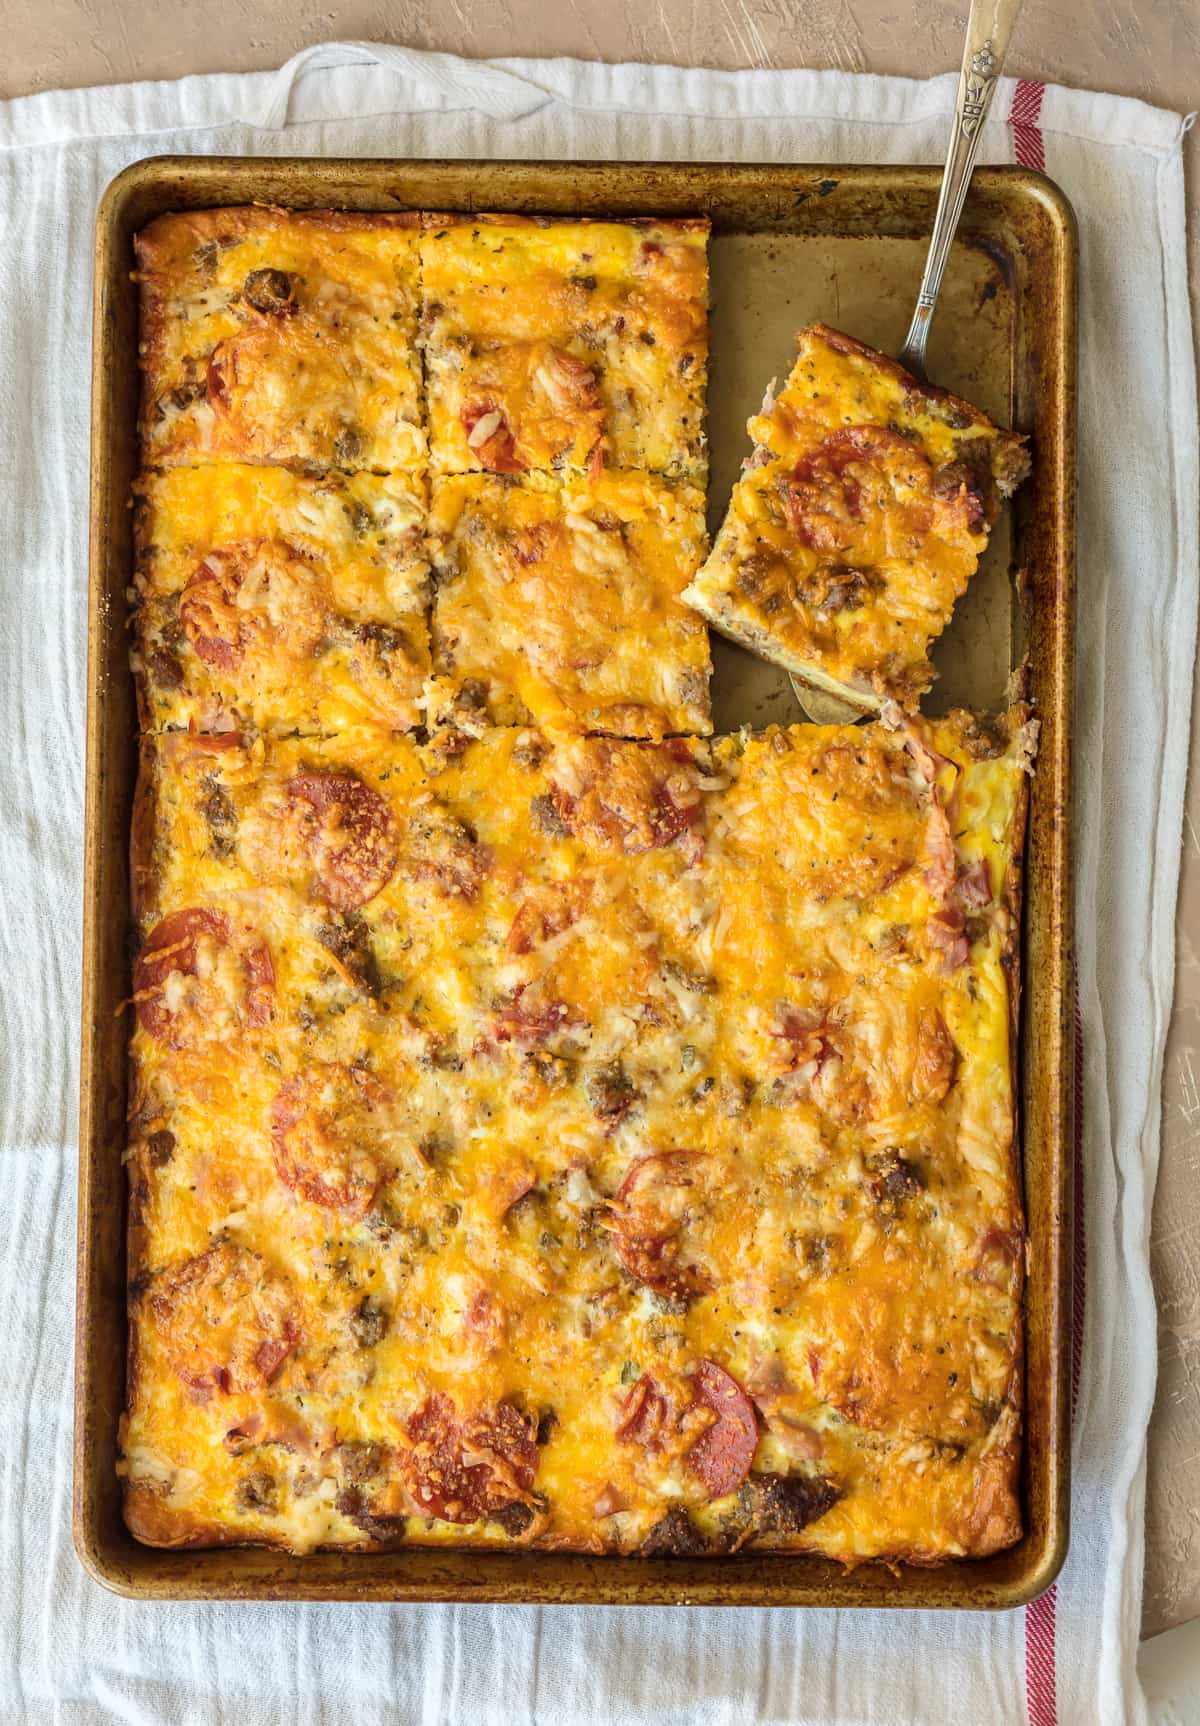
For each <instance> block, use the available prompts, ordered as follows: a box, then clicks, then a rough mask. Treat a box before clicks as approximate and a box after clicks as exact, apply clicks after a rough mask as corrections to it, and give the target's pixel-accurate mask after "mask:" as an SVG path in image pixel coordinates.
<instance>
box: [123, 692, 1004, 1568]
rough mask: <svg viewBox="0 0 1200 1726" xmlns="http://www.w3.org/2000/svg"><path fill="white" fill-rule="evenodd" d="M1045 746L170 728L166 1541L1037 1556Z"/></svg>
mask: <svg viewBox="0 0 1200 1726" xmlns="http://www.w3.org/2000/svg"><path fill="white" fill-rule="evenodd" d="M1029 746H1030V737H1029V729H1028V726H1027V725H1026V723H1025V716H1024V713H1023V712H1022V711H1020V710H1014V711H1013V712H1011V713H1010V714H1008V715H1006V716H1004V717H1002V718H1000V719H998V720H995V721H991V722H983V721H979V720H977V719H975V718H973V717H970V716H967V715H963V714H957V715H953V716H951V717H950V718H948V719H947V720H944V721H939V722H930V723H925V722H913V723H912V724H911V725H910V727H909V728H908V729H907V730H906V731H905V732H903V733H897V732H894V731H889V730H886V729H884V728H882V727H878V726H876V727H874V728H868V729H867V730H865V731H864V730H859V729H856V728H852V727H848V728H842V729H839V728H819V727H812V726H796V727H793V728H791V729H790V730H777V729H772V730H770V731H768V732H767V733H766V734H764V735H762V736H760V737H757V738H751V739H722V740H720V741H719V742H717V743H708V742H706V741H704V740H681V739H675V740H670V741H668V742H666V743H650V742H624V741H618V740H614V739H606V738H588V737H582V736H581V737H577V738H569V737H568V738H558V739H554V740H548V739H546V738H545V737H543V736H542V735H541V734H540V733H538V732H536V731H534V730H532V729H516V728H500V727H497V728H491V729H489V730H488V731H487V732H485V733H484V735H483V736H481V737H480V738H479V739H474V740H472V739H468V738H466V737H465V736H464V735H463V734H460V733H455V734H449V733H443V734H442V735H440V736H439V737H438V738H436V739H434V740H433V741H431V742H430V743H427V744H425V745H414V744H412V743H409V742H407V741H406V740H404V739H393V740H386V739H383V738H382V737H381V735H380V734H379V733H377V732H371V733H369V734H367V735H366V736H364V737H361V738H357V737H353V736H346V737H343V738H340V739H338V740H337V742H336V744H332V743H329V742H319V743H314V742H313V741H312V740H303V739H294V740H289V741H279V742H269V741H267V740H264V739H261V738H260V739H258V740H256V742H255V743H253V744H252V745H251V744H247V743H245V742H242V743H234V742H227V743H225V744H224V745H223V746H222V747H220V748H213V749H211V750H208V749H205V748H203V747H200V748H197V747H196V740H194V739H189V738H188V737H187V736H186V735H184V734H176V735H172V736H166V737H164V738H162V739H161V740H159V741H158V742H157V743H156V744H155V745H154V746H153V747H152V748H150V749H149V750H148V751H147V755H146V758H145V760H144V763H143V780H142V796H141V799H140V804H139V809H140V819H139V823H138V827H137V843H136V846H135V865H136V880H137V886H138V909H139V926H140V930H141V946H140V950H139V954H138V958H137V961H136V964H135V970H134V993H133V1008H132V1011H133V1013H134V1016H135V1025H134V1031H133V1060H134V1068H133V1072H134V1078H133V1095H132V1099H131V1146H132V1151H131V1179H132V1182H133V1193H134V1205H133V1232H132V1236H131V1240H132V1244H133V1258H134V1263H135V1266H136V1269H135V1276H134V1285H133V1295H132V1323H133V1346H132V1355H131V1359H132V1362H133V1367H132V1379H131V1397H130V1407H129V1414H128V1417H127V1420H126V1424H125V1428H124V1457H125V1461H124V1464H123V1467H124V1469H125V1474H126V1481H127V1493H128V1497H127V1514H128V1515H129V1518H130V1521H131V1525H132V1526H133V1527H134V1529H135V1532H137V1533H139V1535H140V1536H141V1537H142V1538H146V1539H150V1540H152V1541H155V1542H159V1543H163V1544H180V1543H186V1542H198V1543H208V1544H211V1543H213V1542H219V1541H229V1540H238V1541H240V1540H253V1541H263V1542H267V1543H271V1544H276V1545H280V1546H283V1547H285V1548H287V1549H289V1550H294V1551H304V1550H309V1549H311V1548H312V1547H314V1546H318V1545H350V1546H353V1547H357V1548H362V1549H371V1548H376V1547H380V1546H390V1545H395V1544H400V1543H409V1544H414V1543H415V1544H425V1543H432V1544H437V1543H445V1542H450V1543H455V1544H463V1543H467V1544H484V1545H488V1544H500V1545H505V1544H512V1543H517V1544H521V1545H532V1546H551V1547H555V1548H557V1549H568V1550H578V1551H585V1552H596V1553H604V1552H612V1553H634V1552H641V1553H651V1554H653V1553H662V1554H672V1553H683V1554H694V1553H700V1552H734V1551H737V1550H740V1549H742V1548H744V1547H746V1546H748V1545H752V1546H758V1547H769V1548H780V1549H786V1550H808V1551H819V1552H824V1553H828V1554H832V1555H834V1556H838V1557H842V1558H862V1557H868V1556H872V1555H879V1554H885V1555H888V1556H891V1557H898V1556H909V1557H913V1558H918V1559H922V1560H928V1559H933V1558H937V1557H944V1556H948V1555H964V1554H980V1553H984V1552H988V1551H993V1550H995V1549H996V1548H997V1547H999V1546H1002V1545H1005V1544H1007V1543H1009V1542H1011V1541H1012V1540H1013V1539H1014V1538H1016V1536H1017V1534H1018V1532H1019V1527H1020V1522H1019V1509H1018V1504H1017V1499H1016V1463H1017V1456H1018V1444H1019V1424H1020V1402H1021V1377H1020V1369H1021V1347H1020V1292H1021V1281H1022V1272H1023V1264H1024V1236H1023V1232H1022V1221H1021V1207H1020V1198H1019V1189H1018V1184H1017V1178H1016V1166H1015V1161H1014V1146H1013V1137H1012V1131H1013V1106H1012V1082H1013V1081H1012V1071H1013V1070H1012V1053H1011V1051H1012V1014H1013V1005H1014V993H1013V989H1014V983H1013V963H1014V953H1015V944H1016V894H1017V864H1016V862H1015V859H1016V857H1017V855H1018V853H1019V846H1020V835H1021V826H1022V820H1023V809H1024V784H1025V771H1026V767H1027V763H1028V752H1029ZM951 812H953V813H951ZM214 841H215V843H214Z"/></svg>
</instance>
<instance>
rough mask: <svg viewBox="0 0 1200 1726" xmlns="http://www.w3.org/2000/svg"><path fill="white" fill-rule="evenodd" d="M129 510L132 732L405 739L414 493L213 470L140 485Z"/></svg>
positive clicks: (413, 640) (162, 476)
mask: <svg viewBox="0 0 1200 1726" xmlns="http://www.w3.org/2000/svg"><path fill="white" fill-rule="evenodd" d="M138 498H139V504H138V511H137V516H136V529H135V537H136V542H137V566H136V573H135V578H134V586H135V591H136V595H137V601H138V610H137V636H136V653H135V670H136V671H137V674H138V687H139V691H140V695H141V706H142V719H143V724H144V725H145V726H146V727H147V728H148V729H151V730H155V729H171V728H176V727H189V726H190V727H191V728H192V729H193V730H196V731H222V730H226V729H238V728H239V727H244V726H251V727H255V728H259V729H262V730H266V731H281V732H285V733H286V732H293V731H304V732H313V731H317V732H322V731H331V730H337V729H339V728H341V727H343V726H346V725H352V724H354V723H356V722H359V721H372V722H374V723H376V724H379V725H382V726H383V727H385V728H386V729H389V730H400V731H407V730H409V729H411V728H412V727H413V726H414V725H416V724H417V722H418V720H419V718H420V711H421V703H422V701H423V698H424V683H425V678H426V676H427V675H428V672H429V642H428V635H429V631H428V625H427V623H426V606H427V602H428V571H429V566H428V563H427V561H426V555H425V517H426V511H425V495H424V488H423V486H422V484H421V482H420V479H419V478H416V479H414V478H410V477H409V476H406V475H403V474H395V475H376V474H370V473H359V474H325V475H322V476H318V477H310V476H307V475H304V474H300V473H295V472H292V471H290V470H289V469H287V468H283V467H266V466H253V465H251V464H248V463H239V462H223V463H218V464H216V465H213V466H211V467H199V468H192V467H176V468H168V469H167V470H166V471H165V472H162V473H158V474H154V473H151V474H147V475H144V476H143V478H142V479H141V480H139V482H138Z"/></svg>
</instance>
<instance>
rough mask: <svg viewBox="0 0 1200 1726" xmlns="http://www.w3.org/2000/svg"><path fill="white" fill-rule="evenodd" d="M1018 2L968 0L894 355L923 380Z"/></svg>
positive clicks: (837, 718) (830, 707) (847, 707)
mask: <svg viewBox="0 0 1200 1726" xmlns="http://www.w3.org/2000/svg"><path fill="white" fill-rule="evenodd" d="M1022 3H1023V0H971V10H970V14H969V15H968V18H967V33H966V39H965V40H964V42H963V57H962V69H961V71H960V72H959V74H958V94H957V96H956V98H955V102H954V120H953V124H952V126H951V130H950V147H949V149H948V150H947V152H946V166H945V168H944V169H943V170H942V187H941V191H940V192H939V194H938V202H937V211H936V213H935V215H934V218H933V232H932V233H931V234H930V236H929V252H928V254H927V256H926V258H925V270H924V273H923V274H922V276H921V286H920V288H919V289H918V290H917V304H916V307H915V309H914V311H913V315H912V323H911V324H910V325H909V326H908V334H907V336H905V338H904V346H903V347H902V348H901V349H900V352H899V353H898V354H897V355H896V358H897V360H898V361H899V363H900V364H901V365H902V366H903V367H904V368H905V370H906V371H910V372H911V373H912V374H913V376H914V377H917V378H920V379H921V381H922V382H925V381H926V372H925V350H926V346H927V344H928V342H929V326H930V324H931V323H932V321H933V312H934V307H935V306H936V305H937V297H938V290H939V289H940V288H941V285H942V275H943V273H944V271H945V268H946V260H947V259H948V258H949V256H950V247H951V245H952V243H953V241H954V235H955V233H956V232H957V229H958V223H959V218H960V217H961V215H962V209H963V204H964V202H965V201H966V196H967V187H968V186H969V185H970V183H971V171H972V169H973V168H974V166H975V157H976V156H977V155H978V153H979V140H980V138H981V137H982V136H983V122H984V121H985V120H986V119H987V116H988V110H989V109H990V108H991V105H992V97H993V96H994V95H995V93H996V85H997V84H998V83H999V81H1000V74H1001V72H1002V71H1003V69H1004V61H1005V58H1006V56H1007V54H1008V44H1009V42H1010V40H1011V39H1012V33H1013V26H1014V25H1015V24H1016V22H1017V17H1018V15H1019V13H1020V10H1021V6H1022ZM789 676H790V678H791V685H792V691H793V693H794V695H795V697H796V700H797V701H798V702H799V703H800V706H801V707H802V708H803V710H804V712H805V713H807V715H808V717H809V718H810V719H812V720H814V721H815V722H816V723H817V724H818V725H845V724H847V723H849V722H851V721H853V720H855V719H859V718H861V717H862V713H861V709H859V708H857V707H855V706H853V705H852V704H851V703H850V702H848V701H841V700H839V699H838V697H837V696H835V695H826V694H825V693H824V692H823V691H821V690H816V689H813V688H812V686H811V685H810V684H807V683H804V682H803V681H802V680H801V679H800V678H799V677H796V676H794V675H793V674H791V673H789Z"/></svg>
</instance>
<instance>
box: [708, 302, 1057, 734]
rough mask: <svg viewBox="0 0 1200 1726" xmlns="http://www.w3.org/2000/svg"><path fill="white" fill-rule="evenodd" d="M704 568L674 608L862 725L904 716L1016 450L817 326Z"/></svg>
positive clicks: (766, 415) (1003, 434)
mask: <svg viewBox="0 0 1200 1726" xmlns="http://www.w3.org/2000/svg"><path fill="white" fill-rule="evenodd" d="M798 340H799V349H800V352H799V357H798V359H797V361H796V365H795V367H794V369H793V371H792V375H791V377H790V378H789V379H788V382H787V387H786V388H785V389H784V390H783V391H782V392H781V393H780V395H779V396H778V397H772V396H771V395H770V394H768V397H767V400H766V401H765V402H764V404H763V411H762V413H761V414H759V415H758V416H757V417H756V418H754V419H752V420H751V421H750V425H749V431H750V435H751V437H752V438H753V439H754V443H755V449H754V453H753V454H752V455H751V456H750V458H749V460H748V461H747V463H746V465H745V468H744V469H743V473H742V477H741V478H740V479H739V481H738V483H737V484H736V486H735V487H734V491H733V496H732V498H731V500H730V505H729V512H728V514H727V515H726V518H725V521H724V524H723V525H722V527H721V530H720V532H719V533H718V535H717V538H716V542H715V544H714V545H713V549H712V553H711V555H710V556H709V558H708V561H707V562H706V563H705V565H704V567H703V568H702V569H701V570H700V572H699V574H698V575H697V576H696V579H695V580H694V581H693V582H692V584H691V586H690V587H689V588H688V589H687V592H686V593H685V595H684V598H685V600H686V601H687V603H688V604H689V605H693V606H695V608H696V610H697V611H699V612H700V613H701V615H702V616H703V617H706V618H707V619H708V621H709V622H710V623H711V624H713V625H714V627H715V628H717V629H719V630H720V631H721V632H722V633H723V634H725V635H728V636H729V637H730V638H731V639H732V640H734V641H738V642H741V643H742V645H743V646H746V647H749V648H750V649H751V650H752V651H753V652H755V653H758V654H761V655H762V656H763V657H764V658H766V659H771V660H774V661H775V662H776V663H777V664H780V665H783V666H785V667H786V668H787V669H788V670H789V671H792V672H794V673H796V675H797V676H799V677H802V678H804V679H805V680H806V681H807V682H809V683H811V684H812V685H814V686H815V687H816V688H817V689H821V690H824V691H826V692H828V693H829V694H831V695H836V696H839V697H841V698H843V699H844V700H847V701H849V702H851V703H853V704H854V705H855V706H857V707H858V708H859V709H860V710H878V709H879V708H880V707H881V705H882V704H883V703H884V702H885V701H889V700H891V701H895V702H898V703H899V705H900V706H901V707H904V708H912V707H915V705H916V704H917V702H918V700H919V698H920V696H921V695H922V694H923V693H924V691H925V690H927V689H928V688H929V685H930V683H931V682H932V681H933V675H934V674H933V668H932V666H931V665H930V663H929V658H928V652H929V648H930V645H931V643H932V642H933V641H935V640H936V639H937V637H938V636H939V635H940V634H941V633H942V630H943V629H944V628H945V627H946V624H947V623H948V622H949V621H950V616H951V613H952V612H953V609H954V605H955V602H956V601H957V600H958V599H959V598H961V596H962V594H963V593H964V592H965V590H966V587H967V583H968V582H969V581H970V579H971V577H972V575H974V573H975V570H976V568H977V566H978V563H979V558H980V555H981V554H982V552H983V550H984V547H985V546H986V544H987V539H988V531H989V529H990V528H991V526H992V524H993V522H994V521H995V519H996V516H997V514H998V512H999V508H1000V500H1001V499H1002V498H1005V497H1008V496H1009V495H1010V494H1011V493H1012V492H1013V491H1014V490H1015V489H1016V487H1017V486H1018V485H1019V484H1020V483H1021V481H1022V480H1023V479H1024V478H1025V476H1026V474H1027V473H1028V471H1029V460H1028V457H1027V455H1026V452H1025V447H1024V440H1023V439H1022V438H1020V437H1018V436H1016V435H1015V434H1014V433H1012V432H1007V431H1003V430H1001V429H1000V428H998V427H997V426H995V425H993V424H992V422H991V421H990V420H989V419H988V418H987V416H986V415H985V414H983V413H981V412H980V411H979V410H978V409H977V408H974V407H972V406H971V405H970V403H969V402H965V401H962V400H960V399H959V398H958V397H957V396H952V395H950V394H948V393H947V392H946V391H945V390H940V389H936V388H934V387H933V386H932V385H929V384H923V383H920V382H918V380H917V379H916V378H913V377H911V376H910V375H909V374H908V373H907V372H906V371H904V370H903V369H902V368H901V367H900V366H898V365H897V364H896V363H895V361H893V360H889V359H887V358H886V357H885V356H884V355H883V354H879V353H876V352H875V351H874V350H873V349H871V348H867V347H864V346H863V345H862V344H861V343H860V342H856V341H853V340H851V339H850V338H849V337H848V336H843V335H839V334H838V332H837V331H836V330H831V329H828V328H827V327H826V326H825V325H824V324H816V325H814V326H813V327H812V328H811V329H807V330H802V331H801V332H800V335H799V338H798Z"/></svg>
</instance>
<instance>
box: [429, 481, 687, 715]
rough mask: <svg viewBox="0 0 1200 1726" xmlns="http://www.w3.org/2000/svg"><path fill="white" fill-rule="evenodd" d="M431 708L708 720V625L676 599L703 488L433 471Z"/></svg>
mask: <svg viewBox="0 0 1200 1726" xmlns="http://www.w3.org/2000/svg"><path fill="white" fill-rule="evenodd" d="M430 533H431V540H432V544H433V559H434V567H435V571H436V578H437V596H436V604H435V607H434V615H433V640H434V666H435V672H436V678H435V683H434V686H433V691H432V693H431V697H430V702H429V715H430V718H431V720H433V719H446V718H451V717H456V718H457V722H458V723H459V724H460V725H462V726H464V727H469V728H473V729H478V727H479V725H480V724H481V723H483V722H491V723H499V724H512V723H515V722H516V723H519V722H523V721H532V722H533V723H535V724H538V725H541V726H550V727H563V726H568V727H570V726H573V727H575V728H577V729H578V728H583V729H586V730H590V731H606V732H610V733H614V734H616V735H621V736H626V737H661V736H663V735H664V734H665V733H667V732H673V731H707V730H708V729H709V704H708V678H709V656H708V631H707V630H706V629H705V627H704V625H703V624H702V623H701V621H700V619H699V618H697V617H696V616H695V614H694V613H693V612H691V611H689V610H688V609H687V607H686V606H684V605H681V604H680V602H679V593H680V590H681V589H682V587H683V585H684V583H685V582H686V581H687V579H688V577H689V575H690V574H691V573H692V571H693V570H695V568H696V567H697V565H698V564H699V562H700V559H701V557H702V556H703V555H704V546H705V538H704V495H703V493H702V492H700V491H698V490H697V489H696V488H695V487H693V486H686V485H674V486H670V485H667V484H665V483H664V482H663V481H662V480H658V479H655V478H654V477H652V476H651V475H648V474H637V473H614V472H604V473H601V474H600V475H599V476H598V477H597V478H594V479H587V478H585V477H583V476H577V477H576V478H575V479H574V480H569V481H563V480H560V479H558V478H557V477H552V476H549V475H536V474H534V475H530V476H528V478H526V479H525V480H524V481H523V482H522V483H520V484H519V485H514V484H512V483H511V482H508V481H505V480H503V479H499V478H493V477H491V476H488V475H478V474H469V475H468V474H464V475H455V476H445V477H443V476H435V479H434V486H433V507H432V511H431V517H430Z"/></svg>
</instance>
